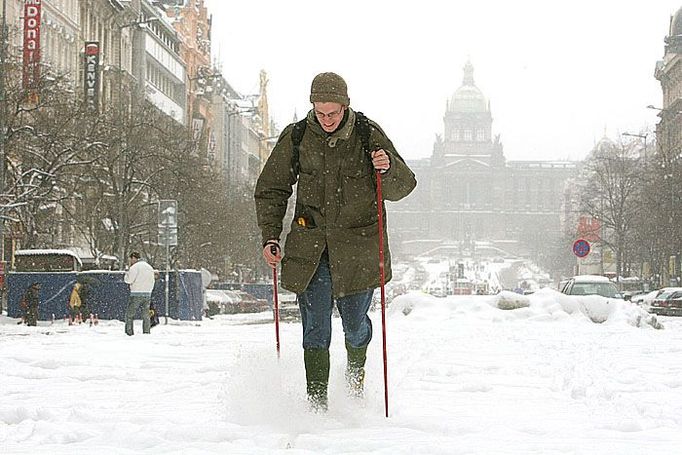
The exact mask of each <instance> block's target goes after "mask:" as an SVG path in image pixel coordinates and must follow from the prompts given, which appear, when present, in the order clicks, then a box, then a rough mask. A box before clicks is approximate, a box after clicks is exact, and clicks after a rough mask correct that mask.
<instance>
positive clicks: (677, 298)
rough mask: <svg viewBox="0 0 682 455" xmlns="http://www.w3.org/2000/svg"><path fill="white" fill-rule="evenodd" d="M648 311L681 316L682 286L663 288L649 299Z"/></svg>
mask: <svg viewBox="0 0 682 455" xmlns="http://www.w3.org/2000/svg"><path fill="white" fill-rule="evenodd" d="M648 310H649V313H654V314H657V315H663V316H682V288H663V289H661V292H659V293H658V295H656V297H654V299H653V300H651V303H650V304H649V308H648Z"/></svg>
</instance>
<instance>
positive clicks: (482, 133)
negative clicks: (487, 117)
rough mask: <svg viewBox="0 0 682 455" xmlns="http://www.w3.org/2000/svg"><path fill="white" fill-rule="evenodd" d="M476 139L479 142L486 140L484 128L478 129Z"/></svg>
mask: <svg viewBox="0 0 682 455" xmlns="http://www.w3.org/2000/svg"><path fill="white" fill-rule="evenodd" d="M476 140H477V141H478V142H485V130H484V129H482V128H479V129H477V130H476Z"/></svg>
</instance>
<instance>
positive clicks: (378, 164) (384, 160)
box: [370, 149, 391, 174]
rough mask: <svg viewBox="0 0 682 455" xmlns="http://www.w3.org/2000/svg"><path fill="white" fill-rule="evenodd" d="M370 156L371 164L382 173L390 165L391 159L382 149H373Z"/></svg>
mask: <svg viewBox="0 0 682 455" xmlns="http://www.w3.org/2000/svg"><path fill="white" fill-rule="evenodd" d="M370 156H371V157H372V166H374V169H376V170H377V171H379V172H381V173H382V174H383V173H385V172H387V171H388V170H389V168H390V167H391V160H390V158H389V157H388V154H387V153H386V151H385V150H384V149H379V150H375V151H373V152H372V153H371V154H370Z"/></svg>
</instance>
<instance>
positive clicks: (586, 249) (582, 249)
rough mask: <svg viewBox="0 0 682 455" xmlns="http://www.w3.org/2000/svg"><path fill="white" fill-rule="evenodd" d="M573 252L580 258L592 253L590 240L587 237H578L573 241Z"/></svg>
mask: <svg viewBox="0 0 682 455" xmlns="http://www.w3.org/2000/svg"><path fill="white" fill-rule="evenodd" d="M573 254H575V255H576V256H578V257H579V258H584V257H585V256H587V255H588V254H590V242H588V241H587V240H585V239H578V240H576V241H575V242H574V243H573Z"/></svg>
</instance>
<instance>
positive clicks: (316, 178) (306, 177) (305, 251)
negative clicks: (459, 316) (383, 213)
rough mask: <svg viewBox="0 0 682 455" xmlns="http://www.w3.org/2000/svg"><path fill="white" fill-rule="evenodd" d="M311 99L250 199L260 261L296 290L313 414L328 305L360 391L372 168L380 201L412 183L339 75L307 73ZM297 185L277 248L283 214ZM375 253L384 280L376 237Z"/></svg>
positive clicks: (372, 271)
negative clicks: (378, 179)
mask: <svg viewBox="0 0 682 455" xmlns="http://www.w3.org/2000/svg"><path fill="white" fill-rule="evenodd" d="M310 102H311V103H312V109H311V110H310V111H309V112H308V114H307V116H306V118H305V119H303V120H301V121H300V122H297V123H294V124H291V125H289V126H287V127H286V128H285V129H284V130H283V131H282V134H281V135H280V137H279V140H278V141H277V144H276V145H275V147H274V149H273V151H272V153H271V155H270V157H269V158H268V160H267V162H266V164H265V167H264V168H263V171H262V172H261V175H260V177H259V178H258V182H257V185H256V190H255V202H256V214H257V218H258V225H259V227H260V229H261V234H262V239H263V257H264V259H265V261H266V263H267V264H268V265H269V266H270V267H276V266H277V264H278V263H279V262H280V261H281V263H282V272H281V281H282V287H284V288H285V289H288V290H290V291H293V292H295V293H296V294H297V300H298V305H299V310H300V312H301V321H302V325H303V359H304V364H305V370H306V392H307V396H308V399H309V401H310V403H311V406H312V408H313V409H315V410H326V409H327V385H328V382H329V346H330V342H331V330H332V327H331V316H332V308H333V305H334V303H336V306H337V308H338V311H339V314H340V315H341V319H342V326H343V330H344V335H345V346H346V351H347V363H346V379H347V384H348V391H349V393H350V395H352V396H357V397H361V396H362V395H363V387H364V375H365V370H364V368H365V361H366V357H367V346H368V344H369V342H370V340H371V339H372V324H371V321H370V319H369V317H368V315H367V312H368V310H369V307H370V305H371V302H372V294H373V292H374V289H375V288H376V287H377V286H378V285H379V282H380V270H379V227H378V226H379V224H378V203H377V192H376V174H375V172H376V170H379V171H381V172H382V173H383V174H382V184H383V197H384V199H385V200H389V201H397V200H400V199H402V198H404V197H405V196H407V195H408V194H409V193H410V192H411V191H412V190H413V189H414V187H415V186H416V180H415V177H414V174H413V173H412V171H411V170H410V169H409V167H408V166H407V165H406V164H405V162H404V160H403V159H402V158H401V156H400V155H399V154H398V152H397V151H396V148H395V147H394V145H393V143H392V142H391V141H390V139H389V138H388V137H387V136H386V134H385V133H384V131H383V130H382V129H381V128H380V127H379V125H378V124H377V123H376V122H374V121H372V120H370V119H368V118H367V117H366V116H365V115H363V114H362V113H360V112H356V111H354V110H353V109H351V107H350V98H349V97H348V91H347V86H346V82H345V81H344V80H343V79H342V78H341V77H340V76H339V75H337V74H335V73H321V74H318V75H317V76H315V78H314V79H313V82H312V85H311V93H310ZM296 183H298V185H297V187H296V206H295V210H294V218H293V222H292V224H291V231H290V232H289V233H288V234H287V237H286V242H285V244H284V251H283V250H282V245H281V244H280V236H281V234H282V224H283V218H284V215H285V212H286V208H287V202H288V199H289V197H290V196H291V195H292V194H293V186H294V185H295V184H296ZM382 206H383V203H382ZM384 232H385V226H384ZM273 246H274V248H273ZM273 251H274V252H273ZM384 251H385V277H386V281H388V280H390V278H391V266H390V253H389V250H388V241H387V237H386V236H385V235H384Z"/></svg>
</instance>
